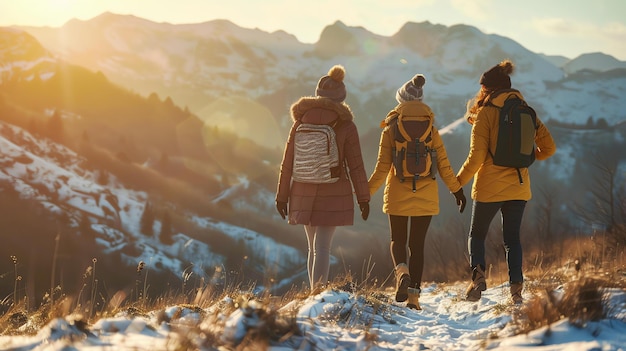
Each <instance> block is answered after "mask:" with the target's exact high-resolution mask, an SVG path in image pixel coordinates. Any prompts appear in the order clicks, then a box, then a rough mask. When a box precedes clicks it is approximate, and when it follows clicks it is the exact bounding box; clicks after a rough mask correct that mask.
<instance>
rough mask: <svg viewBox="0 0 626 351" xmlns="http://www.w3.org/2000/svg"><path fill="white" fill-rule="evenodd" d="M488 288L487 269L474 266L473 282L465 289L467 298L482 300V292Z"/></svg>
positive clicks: (467, 299) (473, 300)
mask: <svg viewBox="0 0 626 351" xmlns="http://www.w3.org/2000/svg"><path fill="white" fill-rule="evenodd" d="M485 290H487V282H486V280H485V271H484V270H483V269H482V267H480V266H476V267H474V270H473V271H472V282H471V283H470V285H469V286H468V287H467V290H466V291H465V300H466V301H472V302H476V301H478V300H480V297H481V296H482V292H483V291H485Z"/></svg>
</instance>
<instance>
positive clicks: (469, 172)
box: [456, 107, 497, 186]
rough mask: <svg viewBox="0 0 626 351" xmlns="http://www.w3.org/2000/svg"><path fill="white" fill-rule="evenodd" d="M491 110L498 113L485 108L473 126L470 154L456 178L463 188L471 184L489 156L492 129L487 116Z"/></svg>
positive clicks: (479, 113)
mask: <svg viewBox="0 0 626 351" xmlns="http://www.w3.org/2000/svg"><path fill="white" fill-rule="evenodd" d="M489 110H493V111H494V112H496V113H497V109H496V108H494V107H485V108H483V109H482V110H480V111H479V112H478V115H477V116H476V119H475V121H474V124H473V125H472V135H471V138H470V150H469V154H468V155H467V158H466V159H465V162H464V163H463V166H461V169H460V170H459V173H458V174H457V176H456V177H457V179H458V180H459V183H460V184H461V186H464V185H465V184H467V183H469V181H470V180H471V179H472V178H473V177H474V174H476V172H478V169H479V168H480V167H481V166H482V164H483V162H485V160H486V159H487V156H488V154H489V131H490V128H491V126H490V123H489V119H488V116H487V113H488V112H489Z"/></svg>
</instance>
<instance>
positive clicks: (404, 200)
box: [368, 100, 461, 216]
mask: <svg viewBox="0 0 626 351" xmlns="http://www.w3.org/2000/svg"><path fill="white" fill-rule="evenodd" d="M398 114H402V115H404V116H431V117H432V118H434V114H433V112H432V111H431V109H430V107H428V105H426V104H424V103H422V102H420V101H418V100H414V101H409V102H405V103H402V104H400V105H398V106H396V108H394V109H393V110H392V111H390V112H389V114H388V115H387V118H386V119H385V121H384V122H383V125H385V128H384V129H383V131H382V133H381V136H380V144H379V146H378V159H377V161H376V168H375V170H374V172H373V173H372V174H371V175H370V177H369V181H368V185H369V189H370V194H371V195H373V194H374V193H375V192H376V191H377V190H378V188H380V186H381V185H382V184H383V183H384V182H386V186H385V191H384V195H383V212H384V213H387V214H391V215H396V216H433V215H437V214H439V193H438V187H437V180H436V179H432V178H431V177H427V178H423V179H420V180H418V181H417V182H416V184H415V187H416V191H415V192H413V182H412V181H410V180H406V181H404V182H400V180H399V179H398V177H396V176H395V175H394V171H393V162H392V158H393V156H392V148H393V146H394V140H393V135H392V130H391V129H390V128H389V126H388V124H389V121H390V120H391V119H393V118H395V117H396V116H397V115H398ZM432 138H433V147H434V148H435V149H436V150H437V169H438V173H437V176H436V178H441V179H442V180H443V182H444V183H445V185H446V186H447V187H448V189H449V190H450V191H451V192H456V191H458V190H459V189H460V188H461V185H460V184H459V182H458V181H457V179H456V177H455V175H454V171H453V170H452V167H451V166H450V161H449V160H448V155H447V154H446V149H445V147H444V145H443V140H442V139H441V136H440V135H439V131H438V130H437V128H435V127H434V126H433V131H432ZM450 201H454V197H452V196H450Z"/></svg>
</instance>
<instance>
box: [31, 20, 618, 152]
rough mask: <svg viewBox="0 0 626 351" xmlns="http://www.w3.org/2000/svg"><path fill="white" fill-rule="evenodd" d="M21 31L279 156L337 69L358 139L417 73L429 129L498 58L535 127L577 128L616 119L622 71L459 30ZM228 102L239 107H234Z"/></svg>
mask: <svg viewBox="0 0 626 351" xmlns="http://www.w3.org/2000/svg"><path fill="white" fill-rule="evenodd" d="M22 29H23V30H25V31H27V32H28V33H30V34H32V35H33V36H34V37H35V38H37V39H38V40H39V41H40V42H41V43H42V44H43V45H44V46H45V47H46V48H47V49H48V50H50V51H51V52H54V53H55V55H58V57H61V58H63V59H64V60H67V61H69V62H72V63H75V64H78V65H81V66H83V67H87V68H89V69H92V70H94V71H100V72H103V73H104V74H105V75H106V76H107V77H109V78H110V79H112V80H113V81H114V82H118V83H120V84H123V85H124V86H126V87H128V88H129V89H132V90H134V91H137V92H139V93H141V94H144V95H148V94H150V93H152V92H156V93H158V94H159V95H160V96H171V97H172V99H173V100H174V101H175V102H176V103H177V104H179V105H181V106H188V107H189V108H190V109H191V110H192V111H193V112H195V113H197V114H198V115H199V116H200V117H201V118H202V119H204V120H207V121H208V123H211V124H219V123H224V122H223V121H224V117H223V116H224V115H227V116H228V118H229V120H230V121H231V126H232V128H236V127H237V126H238V125H241V124H242V123H243V124H254V125H255V127H256V129H255V130H253V131H245V133H247V135H248V136H250V137H251V138H252V139H253V140H257V141H262V142H264V143H266V144H269V145H271V146H280V145H281V143H280V142H279V141H280V140H282V136H283V135H284V132H285V128H287V126H288V124H289V121H288V118H287V113H288V106H289V104H290V103H292V102H293V101H295V100H296V99H297V98H298V97H299V96H301V95H307V94H312V93H313V90H314V87H315V83H316V82H317V79H319V77H320V76H322V75H324V74H325V73H326V71H327V70H328V68H330V67H331V66H332V65H333V64H336V63H339V64H343V65H344V66H345V67H346V71H347V75H346V83H347V88H348V98H347V102H348V103H349V104H350V105H351V106H352V107H353V109H354V110H355V112H356V115H357V117H358V121H357V123H359V126H360V127H362V128H363V130H367V129H369V128H376V127H377V126H378V123H379V121H380V120H381V119H382V118H383V117H384V116H385V114H386V112H387V110H388V109H389V108H391V107H393V104H394V99H393V96H394V92H395V90H396V89H397V88H398V87H399V86H400V85H401V84H403V83H404V82H405V81H406V80H407V79H409V78H410V77H411V76H412V75H413V74H415V73H418V72H419V73H424V74H425V75H426V77H427V83H426V86H425V94H426V95H425V96H426V100H427V101H428V103H429V104H431V106H432V107H433V109H434V111H435V112H436V113H437V115H438V116H439V123H441V124H442V125H445V124H448V123H450V122H452V121H454V120H455V119H456V118H458V117H460V116H461V115H462V112H463V109H464V107H465V101H467V99H469V98H470V97H471V96H473V95H474V94H475V92H476V90H477V89H478V84H477V81H478V78H479V77H480V74H481V73H482V72H484V71H485V70H486V69H488V68H490V67H491V66H493V65H494V64H496V63H498V62H499V61H500V60H502V59H504V58H510V59H512V60H513V61H514V62H515V63H516V65H517V71H516V73H515V75H514V76H513V78H512V79H513V85H514V87H517V88H519V89H520V90H522V91H523V92H524V94H525V97H526V98H527V99H528V100H529V101H530V102H531V103H533V104H534V105H535V106H536V107H537V109H538V110H539V112H540V113H541V116H542V117H543V119H544V120H548V119H556V120H563V119H565V118H566V119H567V121H568V122H572V123H577V122H579V123H584V122H585V121H586V119H587V118H588V117H589V116H597V115H598V111H601V114H602V115H603V117H604V118H606V119H607V120H608V122H609V123H610V124H615V123H617V122H619V121H621V120H624V119H626V115H625V114H624V112H623V111H624V100H623V99H621V96H622V95H623V93H624V89H625V87H626V82H625V81H624V77H623V75H621V74H619V73H615V74H612V75H610V76H607V75H602V74H601V73H602V71H604V70H608V69H611V68H617V67H623V65H624V64H625V63H623V62H622V63H620V62H619V61H617V62H616V60H614V59H613V60H610V57H609V56H606V55H603V57H598V56H599V55H596V54H593V55H591V57H588V58H587V57H585V56H581V57H580V58H577V59H575V60H572V61H570V62H569V63H567V64H565V65H564V66H563V67H560V66H559V65H555V64H554V63H551V62H549V60H547V59H546V58H545V57H544V56H542V55H540V54H536V53H533V52H531V51H529V50H527V49H526V48H524V47H522V46H521V45H519V44H518V43H516V42H514V41H512V40H510V39H508V38H506V37H502V36H498V35H487V34H484V33H482V32H481V31H479V30H478V29H476V28H474V27H471V26H466V25H455V26H451V27H447V26H443V25H437V24H431V23H429V22H422V23H410V22H409V23H406V24H405V25H404V26H402V28H401V29H400V30H399V31H398V32H397V33H396V34H394V35H392V36H390V37H384V36H380V35H376V34H374V33H371V32H369V31H368V30H367V29H366V28H362V27H349V26H346V25H345V24H343V23H342V22H340V21H337V22H335V23H334V24H331V25H329V26H327V27H326V28H325V29H324V30H323V32H322V33H321V35H320V40H319V41H318V42H317V43H314V44H303V43H300V42H299V41H298V40H297V39H296V38H295V37H294V36H292V35H289V34H288V33H285V32H282V31H278V32H275V33H267V32H263V31H261V30H258V29H246V28H242V27H239V26H237V25H235V24H233V23H231V22H229V21H226V20H215V21H209V22H204V23H198V24H186V25H172V24H168V23H154V22H150V21H147V20H144V19H141V18H137V17H134V16H122V15H116V14H112V13H105V14H102V15H100V16H98V17H96V18H93V19H91V20H88V21H79V20H72V21H69V22H68V23H66V24H65V25H64V26H62V27H60V28H48V27H45V28H41V27H38V28H34V27H23V28H22ZM609 61H611V62H609ZM607 65H609V66H610V67H609V66H607ZM565 67H567V68H565ZM602 67H604V68H605V69H601V68H602ZM584 69H592V70H594V71H596V73H593V72H592V73H591V74H589V75H588V76H587V77H586V79H585V81H584V82H581V81H579V80H576V79H572V78H571V77H570V75H571V74H572V73H575V72H576V71H580V70H584ZM572 91H574V92H577V93H576V94H569V93H570V92H572ZM563 92H565V93H567V94H569V95H567V94H565V93H563ZM564 95H566V96H564ZM555 96H559V98H558V99H555ZM598 96H606V97H607V98H598ZM235 98H243V100H244V101H248V104H249V105H250V106H249V107H247V108H241V107H240V106H241V104H240V101H236V100H233V99H235ZM220 101H221V103H220ZM555 101H556V103H555ZM216 104H217V105H216ZM216 106H219V109H216ZM263 106H264V107H265V108H266V109H264V108H263ZM570 106H575V107H574V108H571V107H570ZM239 122H241V123H239ZM272 129H274V130H276V129H278V130H279V131H280V132H279V133H276V132H272ZM256 133H258V134H260V135H262V136H263V140H261V139H260V138H258V137H256V136H255V134H256ZM254 138H257V139H254Z"/></svg>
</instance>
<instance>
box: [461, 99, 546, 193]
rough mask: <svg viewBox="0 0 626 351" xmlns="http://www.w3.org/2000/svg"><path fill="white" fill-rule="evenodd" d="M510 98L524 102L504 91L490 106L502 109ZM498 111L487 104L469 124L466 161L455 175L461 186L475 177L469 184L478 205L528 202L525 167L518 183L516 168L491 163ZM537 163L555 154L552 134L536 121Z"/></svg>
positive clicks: (496, 136)
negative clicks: (470, 131)
mask: <svg viewBox="0 0 626 351" xmlns="http://www.w3.org/2000/svg"><path fill="white" fill-rule="evenodd" d="M511 95H517V96H518V97H519V98H520V99H524V98H523V97H522V94H521V93H520V92H517V91H507V92H506V93H502V94H499V95H497V96H496V97H495V98H493V99H492V100H491V104H493V105H495V106H498V107H502V106H503V105H504V101H505V100H506V99H507V98H508V97H509V96H511ZM499 113H500V112H499V110H498V108H496V107H494V106H490V105H486V106H484V107H483V108H482V109H480V110H479V111H478V113H477V115H476V116H475V117H474V118H471V117H470V119H469V122H470V123H472V136H471V139H470V150H469V155H468V156H467V159H466V160H465V162H464V163H463V166H462V167H461V169H460V170H459V173H458V174H457V179H458V180H459V183H461V185H465V184H467V183H468V182H469V181H470V180H471V179H472V177H474V184H473V185H472V199H474V200H475V201H479V202H499V201H508V200H526V201H528V200H530V198H531V197H532V194H531V191H530V177H529V175H528V168H521V169H520V172H521V176H522V180H523V183H522V184H520V181H519V176H518V174H517V170H516V169H515V168H509V167H500V166H496V165H494V164H493V158H492V157H491V155H490V154H489V150H492V152H493V150H495V149H496V143H497V138H498V126H499V122H498V117H499ZM535 145H536V149H535V157H536V160H545V159H547V158H548V157H550V156H552V155H553V154H554V152H555V151H556V145H555V143H554V140H553V139H552V135H551V134H550V132H549V131H548V129H547V128H546V126H545V125H544V124H543V123H542V122H541V120H539V118H537V134H536V135H535Z"/></svg>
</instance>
